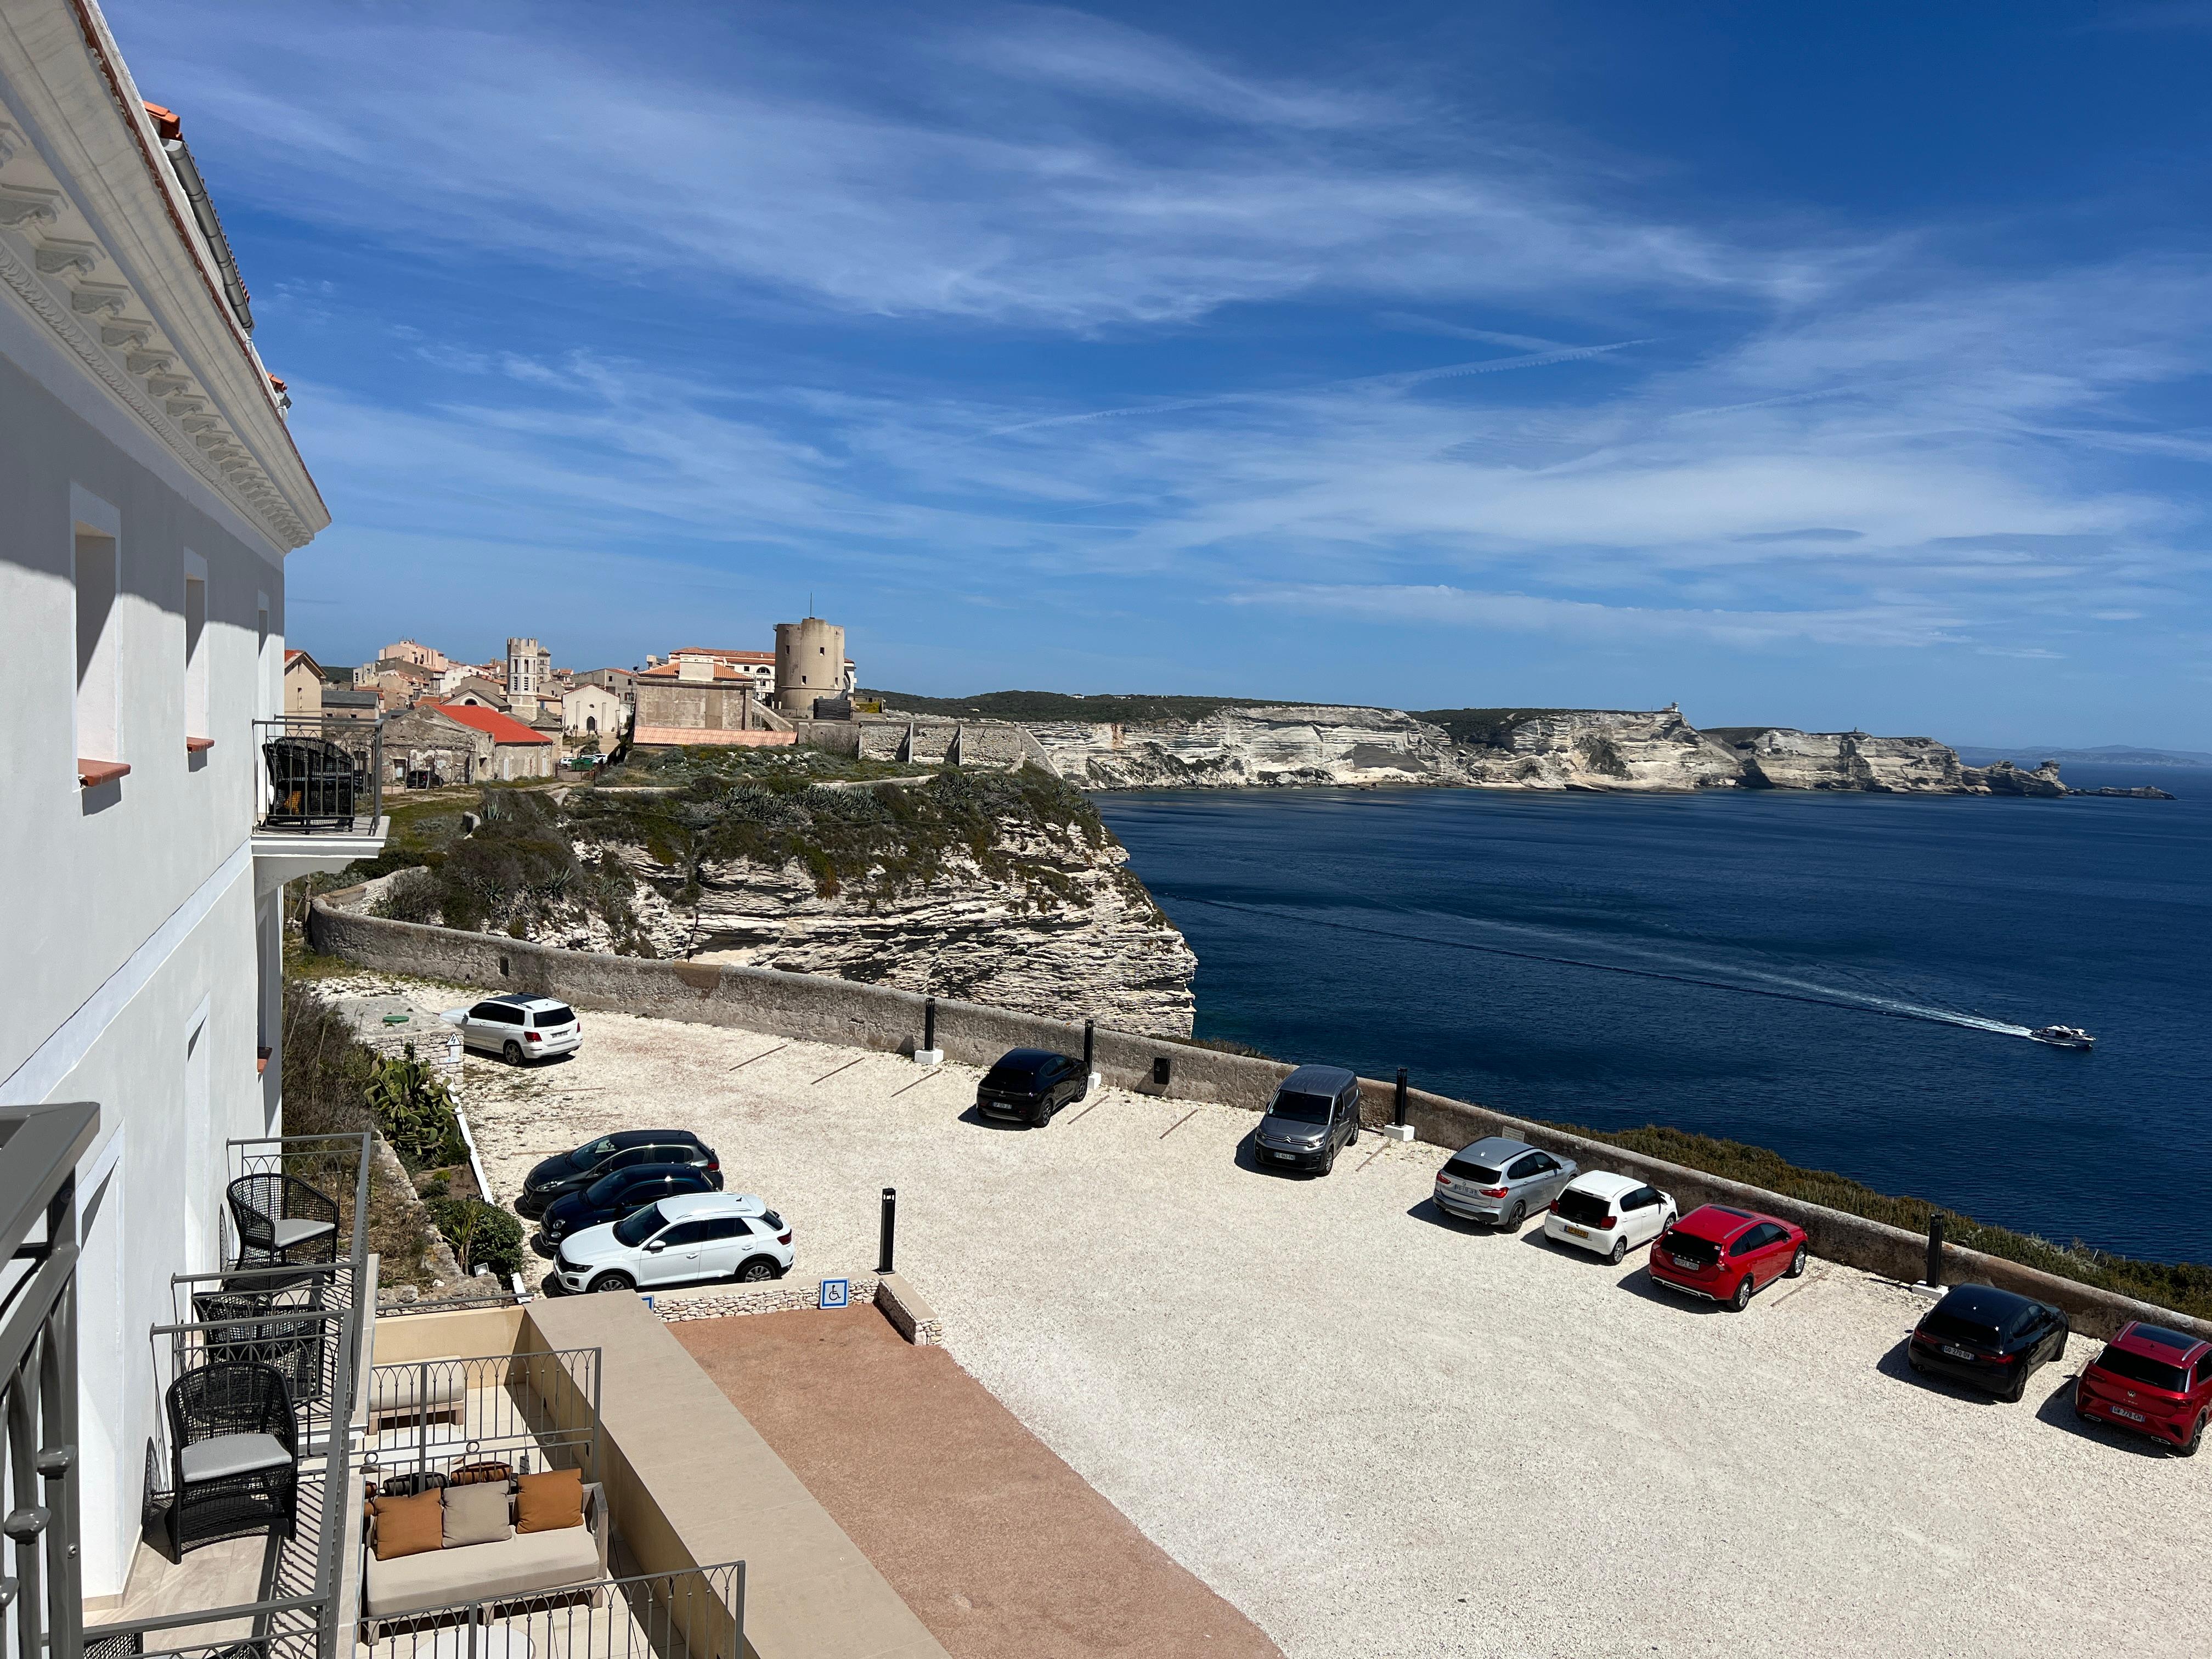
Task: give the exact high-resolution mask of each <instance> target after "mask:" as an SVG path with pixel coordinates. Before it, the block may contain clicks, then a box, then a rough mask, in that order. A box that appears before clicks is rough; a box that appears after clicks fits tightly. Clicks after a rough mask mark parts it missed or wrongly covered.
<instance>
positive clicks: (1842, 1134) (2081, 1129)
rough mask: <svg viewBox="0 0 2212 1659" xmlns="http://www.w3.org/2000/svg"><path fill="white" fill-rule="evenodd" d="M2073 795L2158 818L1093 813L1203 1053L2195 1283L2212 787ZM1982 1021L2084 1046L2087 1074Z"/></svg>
mask: <svg viewBox="0 0 2212 1659" xmlns="http://www.w3.org/2000/svg"><path fill="white" fill-rule="evenodd" d="M2068 778H2069V781H2071V782H2073V783H2075V784H2077V785H2080V786H2081V787H2095V786H2099V785H2104V784H2120V785H2134V784H2138V783H2146V782H2148V783H2155V784H2158V785H2159V786H2160V787H2164V788H2166V789H2169V790H2171V791H2172V792H2173V793H2175V794H2177V795H2179V796H2181V797H2182V799H2179V800H2173V801H2135V800H2098V799H2066V800H2060V801H2036V800H2005V799H1978V798H1954V797H1899V796H1882V795H1860V794H1813V793H1755V794H1739V793H1735V792H1732V791H1731V792H1726V793H1705V794H1695V795H1657V796H1649V795H1647V796H1636V795H1584V794H1548V793H1547V794H1519V793H1492V792H1488V791H1481V790H1407V791H1403V792H1390V793H1376V792H1368V791H1352V790H1328V789H1320V790H1255V791H1249V792H1241V791H1214V790H1194V791H1176V792H1170V793H1130V794H1107V795H1102V796H1099V797H1098V798H1097V803H1098V807H1099V810H1100V811H1101V812H1102V813H1103V815H1104V817H1105V819H1106V821H1107V823H1109V824H1110V825H1111V826H1112V828H1113V829H1114V831H1115V834H1116V835H1118V836H1121V840H1122V841H1123V842H1125V843H1126V844H1127V847H1128V848H1129V851H1130V854H1131V857H1132V863H1133V867H1134V868H1135V870H1136V872H1137V873H1138V874H1139V875H1140V876H1141V877H1143V878H1144V879H1145V881H1146V884H1148V885H1149V886H1150V887H1151V888H1152V892H1153V894H1154V896H1156V897H1158V900H1159V901H1160V903H1161V904H1162V906H1163V907H1164V908H1165V909H1166V910H1167V912H1168V914H1169V915H1171V916H1172V917H1173V918H1174V919H1175V921H1176V925H1177V926H1178V927H1181V928H1182V930H1183V932H1184V933H1185V934H1186V935H1187V936H1188V939H1189V940H1190V943H1191V945H1192V947H1193V948H1194V950H1195V951H1197V952H1198V962H1199V973H1198V981H1197V986H1196V990H1197V994H1198V1034H1199V1035H1200V1036H1207V1037H1226V1038H1231V1039H1234V1040H1236V1041H1237V1042H1247V1043H1249V1044H1251V1045H1253V1046H1254V1047H1255V1048H1263V1049H1265V1050H1267V1052H1268V1053H1270V1054H1277V1055H1279V1056H1281V1057H1282V1058H1284V1059H1286V1060H1334V1061H1339V1062H1341V1063H1344V1064H1346V1065H1350V1066H1356V1067H1358V1069H1359V1070H1360V1071H1362V1072H1363V1073H1366V1074H1367V1075H1369V1076H1370V1077H1374V1076H1389V1074H1390V1073H1391V1071H1392V1070H1393V1068H1395V1067H1396V1066H1407V1067H1409V1068H1410V1070H1411V1072H1412V1074H1413V1080H1414V1081H1415V1082H1416V1083H1417V1084H1418V1085H1419V1086H1422V1087H1425V1088H1429V1089H1433V1090H1436V1091H1439V1092H1441V1093H1444V1094H1449V1095H1455V1096H1458V1097H1462V1098H1464V1099H1469V1100H1476V1101H1480V1102H1483V1103H1486V1104H1489V1105H1492V1106H1494V1107H1498V1108H1499V1109H1504V1110H1508V1111H1511V1112H1516V1113H1521V1114H1525V1115H1530V1116H1534V1117H1541V1118H1547V1119H1552V1120H1555V1121H1566V1122H1576V1123H1583V1124H1588V1125H1591V1126H1593V1127H1601V1128H1618V1127H1631V1126H1633V1125H1637V1124H1641V1123H1652V1122H1656V1123H1669V1124H1674V1125H1677V1126H1679V1127H1683V1128H1687V1129H1694V1130H1699V1131H1701V1132H1703V1133H1707V1134H1714V1135H1723V1136H1728V1137H1731V1138H1733V1139H1740V1140H1746V1141H1751V1142H1754V1143H1756V1144H1758V1145H1760V1146H1771V1147H1773V1148H1775V1149H1776V1150H1777V1151H1778V1152H1781V1153H1782V1154H1783V1156H1784V1157H1785V1158H1789V1159H1790V1161H1791V1162H1792V1163H1795V1164H1802V1165H1808V1166H1811V1167H1814V1168H1820V1169H1830V1170H1840V1171H1842V1172H1843V1173H1844V1174H1846V1175H1849V1176H1853V1177H1854V1178H1856V1179H1857V1180H1860V1181H1863V1182H1866V1183H1867V1184H1868V1185H1869V1186H1872V1187H1875V1188H1879V1189H1881V1190H1882V1191H1884V1192H1892V1193H1911V1194H1917V1195H1919V1196H1921V1197H1923V1198H1928V1199H1932V1200H1936V1201H1937V1202H1940V1203H1943V1204H1948V1205H1949V1206H1953V1207H1954V1208H1956V1209H1958V1210H1960V1211H1962V1212H1966V1213H1967V1214H1970V1215H1973V1216H1977V1217H1978V1218H1981V1219H1983V1220H1984V1221H1990V1222H1996V1223H1999V1224H2002V1225H2006V1226H2010V1227H2015V1228H2018V1229H2021V1230H2024V1231H2032V1232H2036V1233H2040V1234H2042V1235H2043V1236H2044V1237H2049V1238H2055V1239H2058V1240H2061V1241H2066V1240H2071V1239H2076V1238H2078V1239H2081V1240H2083V1241H2085V1242H2087V1243H2091V1244H2094V1245H2097V1246H2099V1247H2100V1248H2103V1249H2111V1250H2118V1251H2122V1252H2124V1253H2125V1254H2128V1255H2139V1256H2146V1257H2152V1258H2157V1259H2161V1260H2168V1261H2172V1260H2192V1261H2212V1201H2208V1200H2212V1133H2208V1131H2212V1100H2208V1097H2207V1092H2206V1090H2205V1087H2204V1075H2205V1070H2206V1065H2205V1062H2206V1060H2207V1044H2206V1030H2207V1025H2206V1006H2207V999H2208V993H2212V983H2208V981H2212V971H2208V957H2212V951H2208V945H2212V927H2208V923H2212V769H2206V770H2205V771H2203V772H2197V771H2195V770H2185V769H2160V770H2137V769H2106V768H2089V767H2081V768H2069V769H2068ZM2200 780H2202V781H2201V782H2200ZM1475 945H1479V946H1482V947H1486V950H1485V951H1475V950H1471V949H1468V948H1465V947H1468V946H1475ZM1487 951H1514V952H1519V953H1522V955H1519V956H1514V957H1509V956H1504V955H1497V954H1489V953H1486V952H1487ZM1531 957H1564V958H1571V959H1574V960H1575V961H1577V962H1582V963H1593V964H1601V965H1605V966H1610V967H1613V968H1628V969H1638V970H1639V971H1638V974H1637V975H1626V974H1620V973H1613V972H1605V971H1600V970H1599V969H1597V968H1595V967H1583V966H1570V965H1566V964H1565V963H1561V962H1555V961H1547V960H1532V959H1529V958H1531ZM1644 975H1674V976H1679V977H1647V976H1644ZM1684 981H1705V982H1704V983H1687V982H1684ZM1754 991H1756V992H1765V993H1779V994H1781V995H1779V996H1777V995H1771V994H1770V995H1753V994H1748V993H1751V992H1754ZM1797 998H1806V999H1811V1000H1794V999H1797ZM1978 1017H1979V1018H1982V1019H1985V1020H1987V1021H1989V1022H1992V1023H1994V1024H1996V1025H1998V1026H2008V1025H2020V1026H2027V1025H2041V1024H2050V1023H2054V1022H2055V1023H2061V1024H2069V1025H2080V1026H2083V1027H2085V1028H2086V1029H2087V1030H2090V1031H2093V1032H2094V1033H2095V1034H2096V1035H2097V1036H2098V1039H2099V1041H2098V1046H2097V1050H2096V1052H2095V1053H2093V1054H2074V1053H2069V1052H2066V1051H2063V1050H2060V1049H2055V1048H2047V1047H2045V1046H2044V1045H2042V1044H2040V1043H2034V1042H2027V1041H2025V1040H2024V1039H2023V1038H2021V1037H2020V1036H2016V1035H2008V1034H2007V1033H2006V1032H2004V1031H2002V1030H1991V1029H1987V1028H1985V1027H1984V1026H1983V1025H1981V1024H1976V1023H1975V1022H1976V1020H1977V1018H1978ZM1960 1022H1964V1023H1960Z"/></svg>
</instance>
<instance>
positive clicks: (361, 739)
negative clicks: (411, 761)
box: [253, 714, 384, 835]
mask: <svg viewBox="0 0 2212 1659" xmlns="http://www.w3.org/2000/svg"><path fill="white" fill-rule="evenodd" d="M253 743H254V747H255V749H256V750H257V751H258V754H257V759H256V763H255V765H256V769H257V771H258V776H259V778H260V781H261V801H260V810H259V811H258V814H257V823H258V827H259V828H260V829H263V830H267V831H276V832H283V833H293V834H299V835H359V834H363V833H366V832H367V831H368V829H371V828H373V827H374V825H375V823H376V821H377V819H378V818H380V817H382V816H383V815H384V722H383V721H382V720H350V719H348V718H347V717H346V716H344V715H342V714H287V715H283V716H280V717H279V718H277V719H275V720H256V721H254V722H253Z"/></svg>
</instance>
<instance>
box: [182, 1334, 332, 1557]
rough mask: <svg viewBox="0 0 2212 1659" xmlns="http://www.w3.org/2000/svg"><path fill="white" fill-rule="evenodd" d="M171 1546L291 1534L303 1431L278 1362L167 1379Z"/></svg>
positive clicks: (210, 1368)
mask: <svg viewBox="0 0 2212 1659" xmlns="http://www.w3.org/2000/svg"><path fill="white" fill-rule="evenodd" d="M167 1403H168V1408H169V1471H170V1476H171V1498H170V1503H169V1547H170V1550H171V1552H172V1554H173V1556H174V1557H176V1558H179V1559H180V1558H182V1556H183V1555H184V1553H185V1551H187V1550H194V1549H197V1548H198V1547H200V1546H201V1545H203V1544H219V1543H221V1542H222V1541H224V1540H226V1539H230V1538H251V1537H253V1536H255V1535H256V1534H264V1533H275V1534H278V1535H279V1536H281V1537H285V1538H289V1537H290V1536H291V1535H292V1523H293V1518H294V1516H295V1514H296V1513H297V1512H298V1507H299V1486H300V1468H299V1431H298V1428H297V1426H296V1425H295V1422H294V1419H293V1416H292V1396H291V1395H290V1393H289V1391H288V1390H287V1389H285V1387H284V1378H283V1373H281V1372H280V1371H278V1370H276V1367H275V1366H273V1365H263V1364H256V1363H254V1362H252V1361H244V1360H240V1361H230V1362H227V1363H224V1364H215V1365H203V1366H201V1367H200V1368H199V1369H198V1370H190V1371H186V1372H185V1374H184V1375H183V1376H180V1377H179V1378H178V1379H177V1380H176V1381H175V1382H173V1383H171V1384H169V1394H168V1401H167Z"/></svg>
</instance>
